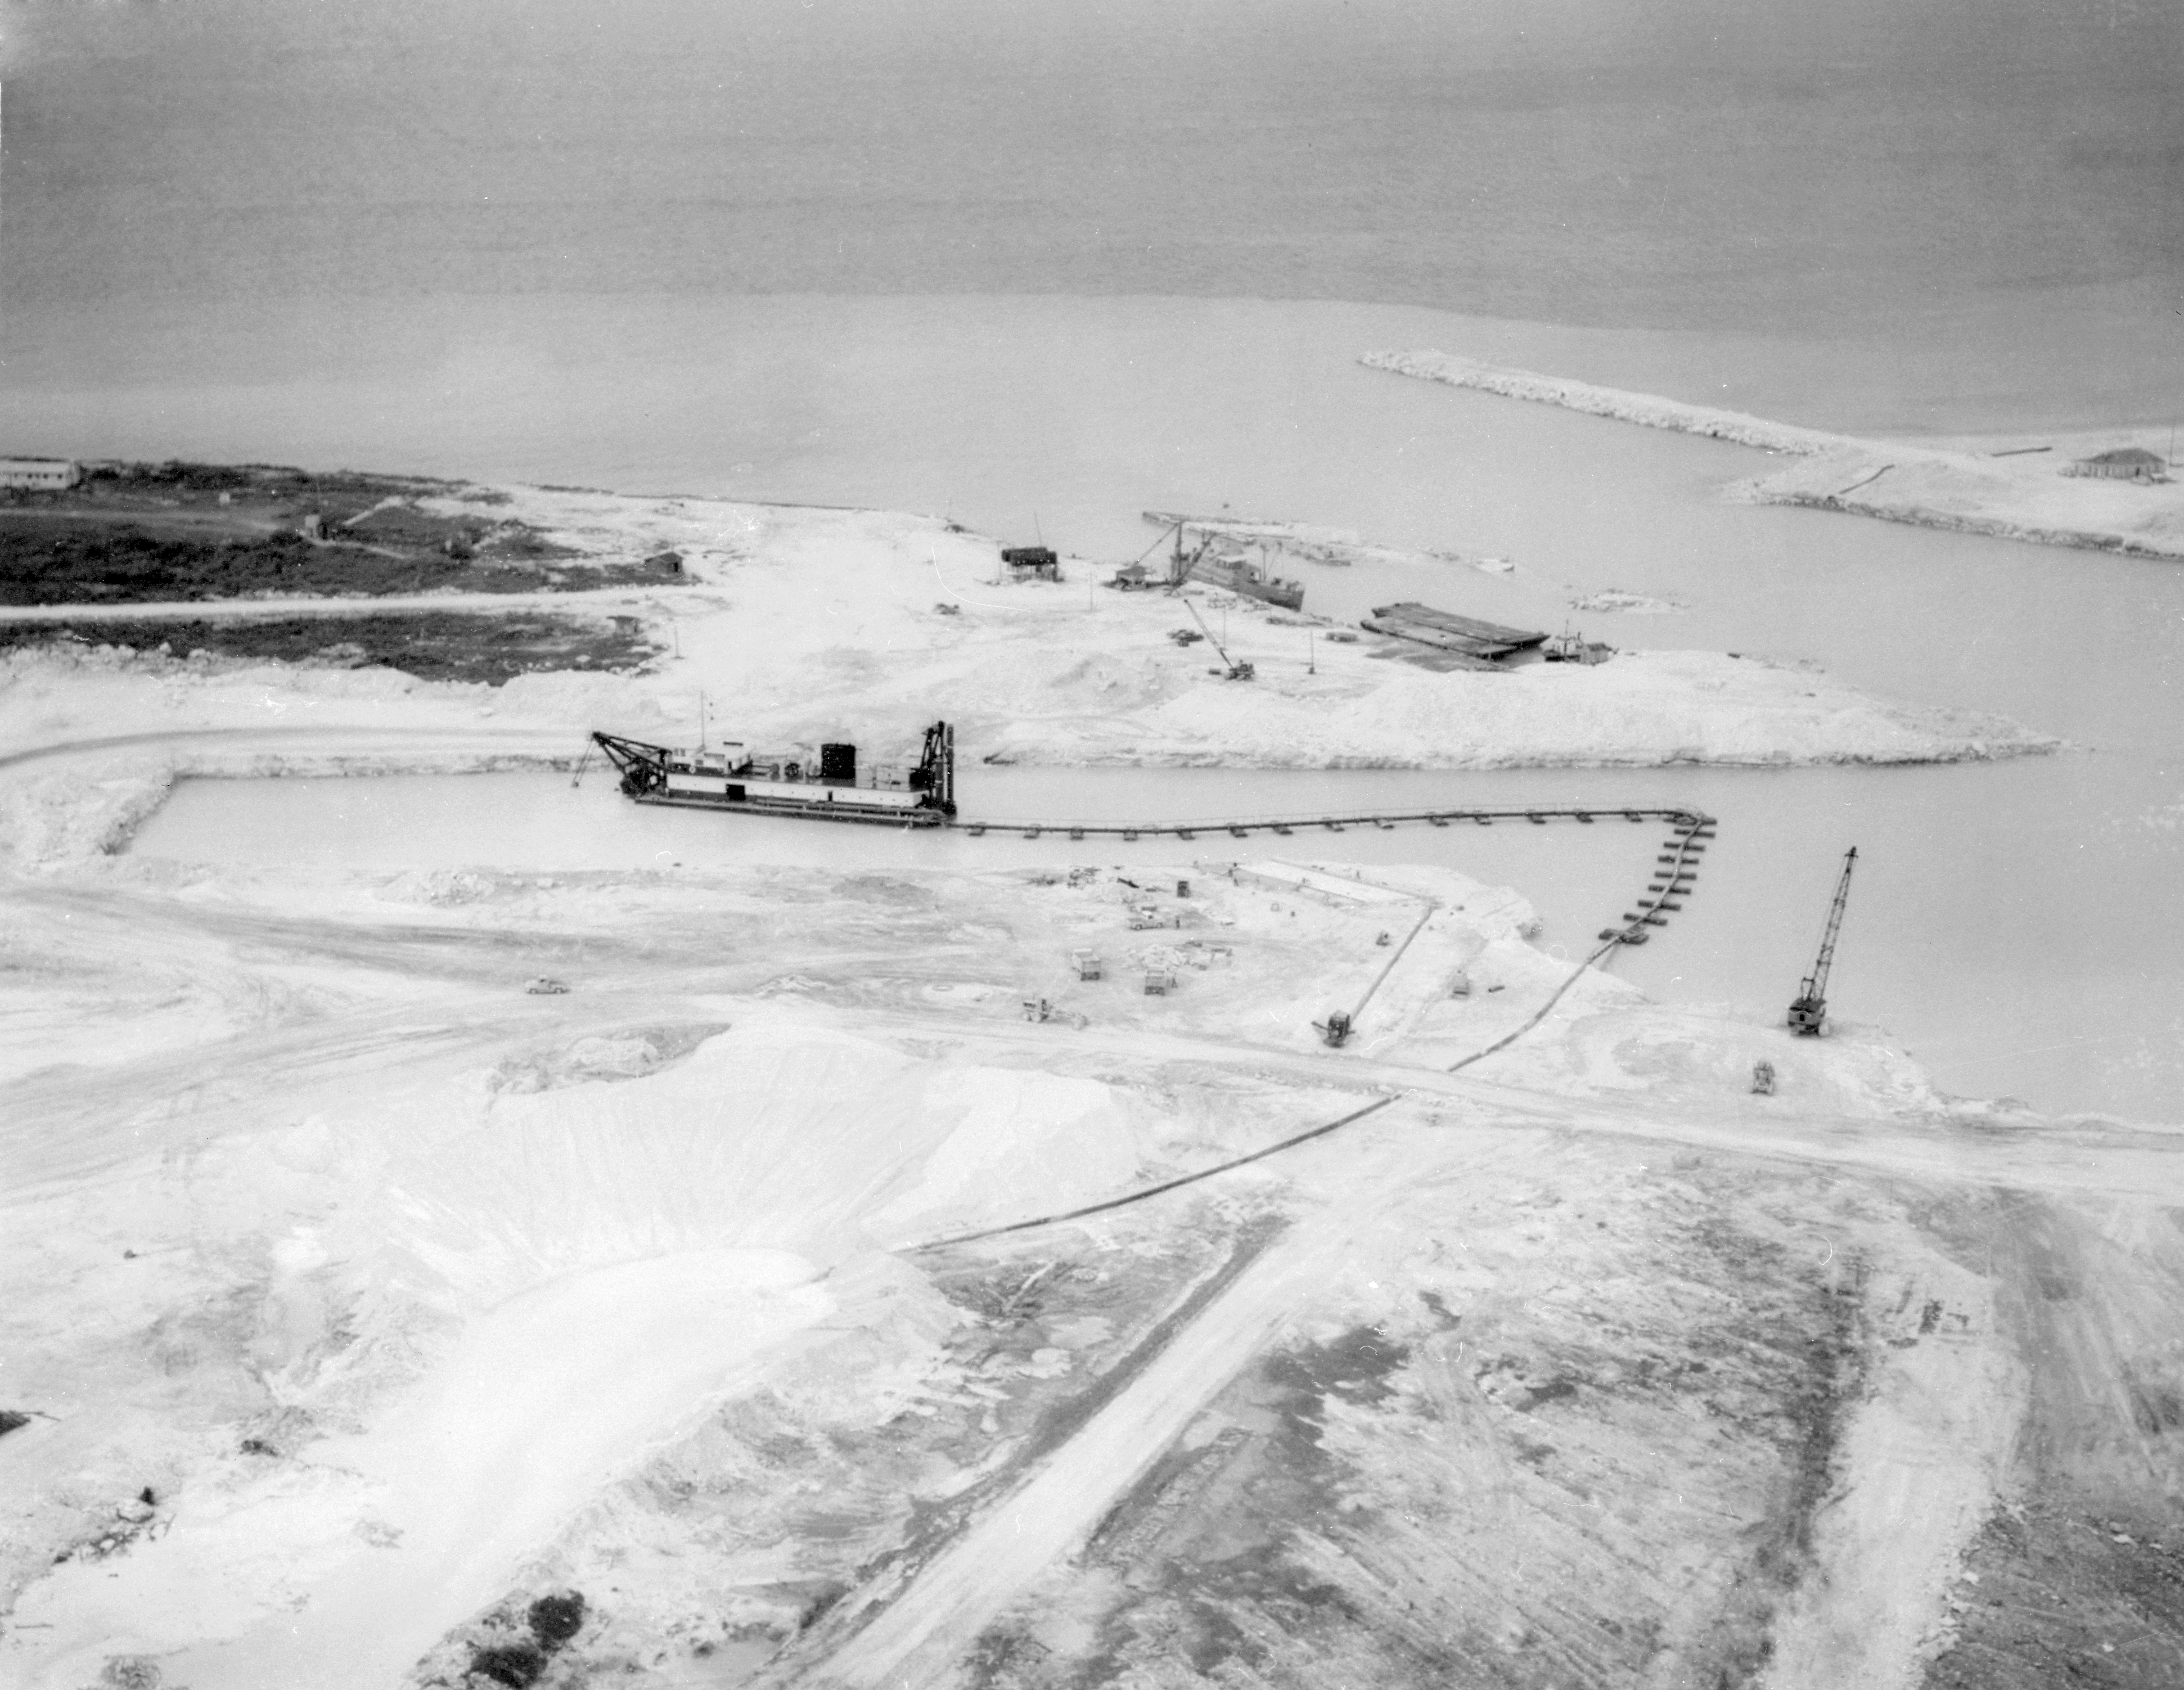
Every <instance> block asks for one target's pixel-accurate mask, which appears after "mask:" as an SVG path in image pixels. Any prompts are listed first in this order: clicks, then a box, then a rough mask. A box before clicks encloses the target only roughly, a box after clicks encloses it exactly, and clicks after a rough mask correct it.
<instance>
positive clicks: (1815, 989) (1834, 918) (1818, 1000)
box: [1790, 845, 1858, 1038]
mask: <svg viewBox="0 0 2184 1690" xmlns="http://www.w3.org/2000/svg"><path fill="white" fill-rule="evenodd" d="M1857 861H1858V847H1857V846H1855V845H1853V846H1852V847H1851V848H1850V850H1849V851H1848V852H1847V853H1846V854H1845V855H1844V857H1843V865H1842V878H1841V880H1839V881H1836V900H1835V902H1834V903H1831V904H1830V905H1829V906H1828V930H1827V931H1826V932H1825V933H1824V934H1822V935H1821V936H1820V953H1819V957H1818V958H1817V959H1814V963H1813V971H1812V972H1811V973H1810V974H1808V975H1807V976H1805V977H1804V979H1803V980H1802V981H1800V982H1799V983H1798V987H1797V1001H1796V1002H1795V1003H1792V1004H1791V1005H1790V1031H1791V1032H1793V1033H1802V1034H1803V1035H1805V1036H1806V1037H1808V1038H1817V1037H1819V1033H1820V1030H1821V1028H1822V1027H1823V1026H1825V1025H1826V1023H1827V1019H1828V970H1829V969H1830V968H1831V967H1833V966H1834V965H1835V959H1836V931H1837V930H1838V929H1840V928H1841V926H1842V918H1843V905H1844V904H1845V903H1847V902H1849V900H1850V871H1851V869H1852V867H1853V865H1854V864H1856V863H1857Z"/></svg>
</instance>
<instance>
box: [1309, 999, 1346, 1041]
mask: <svg viewBox="0 0 2184 1690" xmlns="http://www.w3.org/2000/svg"><path fill="white" fill-rule="evenodd" d="M1312 1030H1313V1031H1315V1032H1317V1033H1318V1035H1319V1037H1320V1041H1321V1042H1323V1044H1325V1045H1327V1046H1328V1047H1329V1048H1330V1049H1334V1050H1340V1049H1341V1048H1342V1047H1343V1046H1344V1045H1346V1044H1347V1043H1349V1042H1350V1012H1349V1011H1348V1010H1347V1009H1329V1011H1328V1012H1327V1019H1326V1020H1323V1021H1314V1022H1313V1023H1312Z"/></svg>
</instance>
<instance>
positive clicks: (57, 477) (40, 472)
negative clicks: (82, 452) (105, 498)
mask: <svg viewBox="0 0 2184 1690" xmlns="http://www.w3.org/2000/svg"><path fill="white" fill-rule="evenodd" d="M82 479H83V469H82V466H81V464H77V463H76V461H75V459H72V458H0V487H72V486H75V484H76V483H77V482H78V481H81V480H82Z"/></svg>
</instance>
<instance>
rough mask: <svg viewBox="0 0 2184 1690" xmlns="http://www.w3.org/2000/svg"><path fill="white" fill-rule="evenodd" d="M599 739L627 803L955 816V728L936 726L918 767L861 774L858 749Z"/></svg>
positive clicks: (852, 815)
mask: <svg viewBox="0 0 2184 1690" xmlns="http://www.w3.org/2000/svg"><path fill="white" fill-rule="evenodd" d="M592 741H593V743H594V744H595V745H597V746H598V747H599V749H600V750H602V751H604V753H606V755H607V760H608V761H609V762H610V763H611V764H614V766H615V768H616V770H618V771H619V772H620V773H621V790H622V794H623V796H624V797H626V798H630V799H632V800H633V801H634V802H636V803H641V804H677V805H681V806H683V807H686V808H689V809H726V810H752V811H756V812H758V813H759V814H765V815H802V816H810V817H811V818H812V819H814V820H819V821H864V822H877V823H879V824H881V825H883V826H893V827H939V826H944V825H945V824H946V823H947V821H948V820H949V819H950V817H952V816H953V815H954V814H956V731H955V729H953V728H952V727H950V725H948V724H947V723H946V722H935V723H933V725H932V726H931V727H929V728H928V729H926V731H925V748H924V753H923V754H922V756H921V757H920V758H919V759H918V762H917V766H916V767H915V768H911V769H900V768H889V767H885V766H875V767H872V768H870V769H867V770H866V771H865V773H864V775H863V776H862V777H861V778H860V776H859V775H858V771H857V748H856V747H855V746H854V745H846V744H829V745H822V746H821V747H820V748H819V749H818V752H817V753H816V755H814V754H813V753H811V752H810V751H808V750H806V751H767V752H753V751H751V750H749V749H748V748H745V747H744V745H743V744H742V743H741V742H738V741H733V740H732V741H729V742H727V743H726V744H722V745H718V746H713V747H705V746H700V747H699V748H698V749H697V750H695V751H688V750H682V751H677V750H674V749H671V748H669V747H666V746H664V745H648V744H647V743H645V742H643V740H636V739H624V738H623V737H621V736H620V735H618V734H611V733H594V734H593V736H592Z"/></svg>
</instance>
